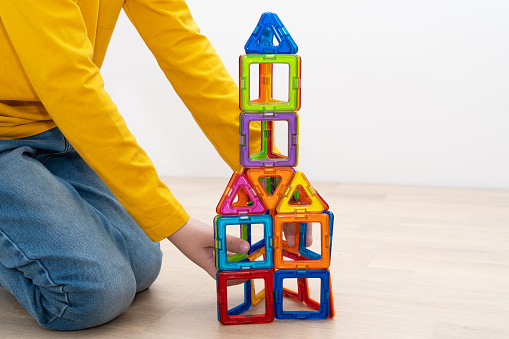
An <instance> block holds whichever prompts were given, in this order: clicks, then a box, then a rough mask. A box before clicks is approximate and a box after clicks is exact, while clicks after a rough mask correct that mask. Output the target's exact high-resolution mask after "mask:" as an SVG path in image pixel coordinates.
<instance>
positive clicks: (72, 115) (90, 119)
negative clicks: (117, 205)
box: [0, 0, 189, 241]
mask: <svg viewBox="0 0 509 339" xmlns="http://www.w3.org/2000/svg"><path fill="white" fill-rule="evenodd" d="M0 18H1V20H2V22H3V24H4V27H5V29H6V31H7V34H8V36H9V39H10V40H11V42H12V44H13V46H14V48H15V50H16V53H17V54H18V57H19V59H20V60H21V63H22V65H23V68H24V70H25V72H26V74H27V76H28V78H29V80H30V82H31V84H32V86H33V87H34V89H35V91H36V93H37V95H38V97H39V99H40V100H41V102H42V103H43V105H44V106H45V108H46V109H47V111H48V112H49V114H50V115H51V118H52V119H53V120H54V122H55V123H56V125H57V126H58V127H59V128H60V130H61V131H62V133H63V134H64V135H65V136H66V138H67V139H68V140H69V142H70V143H71V144H72V145H73V146H74V147H75V149H76V150H77V151H78V152H79V153H80V155H81V156H82V157H83V158H84V160H85V161H86V162H87V163H88V164H89V165H90V166H91V167H92V169H93V170H94V171H95V172H96V173H97V174H98V175H99V176H100V177H101V179H102V180H103V181H104V182H105V184H106V185H107V186H108V187H109V188H110V189H111V191H112V192H113V193H114V194H115V195H116V196H117V198H118V199H119V200H120V202H121V203H122V205H123V206H124V207H125V208H126V209H127V211H128V212H129V213H130V214H131V216H132V217H133V218H134V219H135V220H136V222H137V223H138V224H139V225H140V226H141V227H142V228H143V230H144V231H145V232H146V233H147V235H148V236H149V237H150V238H151V239H152V240H154V241H159V240H161V239H164V238H165V237H168V236H169V235H171V234H172V233H173V232H175V231H176V230H178V229H179V228H180V227H181V226H182V225H183V224H185V223H186V222H187V220H188V218H189V216H188V215H187V213H186V212H185V211H184V209H183V208H182V206H181V205H180V204H179V203H178V202H177V200H176V199H175V198H174V197H173V195H172V194H171V193H170V191H169V190H168V188H167V187H166V185H165V184H164V183H163V182H161V180H160V179H159V177H158V175H157V173H156V171H155V168H154V166H153V164H152V162H151V161H150V159H149V158H148V157H147V155H146V153H145V152H144V151H143V150H142V149H141V148H140V147H139V146H138V144H137V143H136V140H135V138H134V137H133V135H132V134H131V133H130V132H129V130H128V129H127V127H126V125H125V122H124V120H123V119H122V117H121V115H120V114H119V112H118V110H117V107H116V106H115V104H114V103H113V102H112V100H111V99H110V97H109V96H108V94H107V93H106V91H105V90H104V86H103V80H102V77H101V75H100V73H99V69H98V68H97V67H96V66H95V65H94V63H93V62H92V54H93V48H92V45H91V43H90V41H89V40H88V38H87V34H86V27H85V24H84V22H83V18H82V16H81V12H80V10H79V8H78V6H77V5H76V3H75V2H74V1H72V0H45V1H35V0H1V1H0Z"/></svg>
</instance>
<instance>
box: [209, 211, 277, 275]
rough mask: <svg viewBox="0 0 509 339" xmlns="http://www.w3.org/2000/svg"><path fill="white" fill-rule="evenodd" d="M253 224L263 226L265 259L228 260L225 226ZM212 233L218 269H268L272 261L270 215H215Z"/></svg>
mask: <svg viewBox="0 0 509 339" xmlns="http://www.w3.org/2000/svg"><path fill="white" fill-rule="evenodd" d="M244 224H246V225H253V224H261V225H262V226H263V234H264V242H263V243H264V247H265V259H264V260H263V261H245V260H243V261H237V262H229V261H228V259H227V257H228V255H227V248H226V227H227V226H231V225H244ZM214 231H215V232H214V233H215V234H214V235H215V245H216V266H217V268H218V269H219V270H224V271H237V270H255V269H256V270H257V269H269V268H272V267H273V263H274V246H273V236H272V235H273V231H272V218H271V216H270V215H241V216H217V217H216V218H215V219H214Z"/></svg>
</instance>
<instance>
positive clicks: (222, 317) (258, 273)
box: [216, 269, 274, 325]
mask: <svg viewBox="0 0 509 339" xmlns="http://www.w3.org/2000/svg"><path fill="white" fill-rule="evenodd" d="M249 279H263V280H264V282H265V288H264V289H265V291H266V292H265V294H266V298H265V313H264V314H253V315H242V314H238V315H230V314H228V288H227V281H228V280H249ZM216 280H217V311H218V318H219V321H220V322H221V324H223V325H235V324H259V323H268V322H272V321H273V320H274V273H273V272H272V270H270V269H267V270H252V271H251V270H247V271H233V272H226V271H220V272H218V273H217V277H216Z"/></svg>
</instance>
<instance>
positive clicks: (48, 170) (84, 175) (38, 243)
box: [0, 128, 162, 330]
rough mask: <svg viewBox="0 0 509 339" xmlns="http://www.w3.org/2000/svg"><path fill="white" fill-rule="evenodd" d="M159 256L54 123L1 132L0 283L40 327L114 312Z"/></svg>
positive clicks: (103, 318) (153, 273)
mask: <svg viewBox="0 0 509 339" xmlns="http://www.w3.org/2000/svg"><path fill="white" fill-rule="evenodd" d="M161 259H162V253H161V250H160V249H159V244H158V243H153V242H152V241H151V240H150V239H149V238H148V237H147V236H146V235H145V233H143V231H142V230H141V229H140V228H139V226H138V225H137V224H136V222H135V221H134V220H133V219H132V218H131V217H130V216H129V214H128V213H127V212H126V210H125V209H124V208H123V207H122V206H121V205H120V203H119V202H118V200H117V199H116V198H115V196H114V195H113V194H112V193H111V191H110V190H109V189H108V188H107V187H106V186H105V185H104V183H103V182H102V181H101V180H100V179H99V177H98V176H97V175H96V174H95V173H94V172H93V171H92V169H91V168H90V167H89V166H88V165H87V164H86V163H85V162H84V161H83V159H82V158H81V157H80V156H79V154H78V153H77V152H76V151H75V150H74V149H73V147H72V146H71V145H70V144H69V143H68V142H67V140H66V139H65V138H64V136H63V135H62V133H61V132H60V131H59V130H58V129H57V128H54V129H52V130H49V131H47V132H44V133H41V134H39V135H35V136H33V137H29V138H24V139H18V140H0V286H3V287H4V288H6V289H7V290H8V291H9V292H10V293H12V294H13V295H14V296H15V297H16V299H17V300H18V301H19V302H20V303H21V304H22V305H23V307H25V308H26V309H27V310H28V312H30V314H31V315H32V316H33V317H34V318H35V319H36V320H37V321H38V322H39V323H40V324H41V325H43V326H46V327H48V328H52V329H57V330H77V329H83V328H88V327H93V326H97V325H101V324H104V323H106V322H108V321H110V320H112V319H113V318H115V317H116V316H118V315H119V314H120V313H122V312H123V311H124V310H125V309H126V308H127V307H128V306H129V305H130V304H131V302H132V300H133V298H134V296H135V294H136V293H137V292H140V291H143V290H145V289H147V288H148V287H149V286H150V285H151V284H152V283H153V282H154V280H155V279H156V277H157V275H158V274H159V270H160V268H161Z"/></svg>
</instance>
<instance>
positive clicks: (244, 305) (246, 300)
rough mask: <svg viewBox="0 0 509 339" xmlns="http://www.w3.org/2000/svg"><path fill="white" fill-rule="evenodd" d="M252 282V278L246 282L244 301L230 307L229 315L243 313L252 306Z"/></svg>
mask: <svg viewBox="0 0 509 339" xmlns="http://www.w3.org/2000/svg"><path fill="white" fill-rule="evenodd" d="M252 283H253V281H252V280H251V279H250V280H247V281H246V282H244V302H243V303H241V304H239V305H237V306H235V307H232V308H231V309H229V310H228V315H229V316H231V315H239V314H242V313H244V312H246V311H247V310H249V309H250V308H251V304H252V302H251V285H252Z"/></svg>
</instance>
